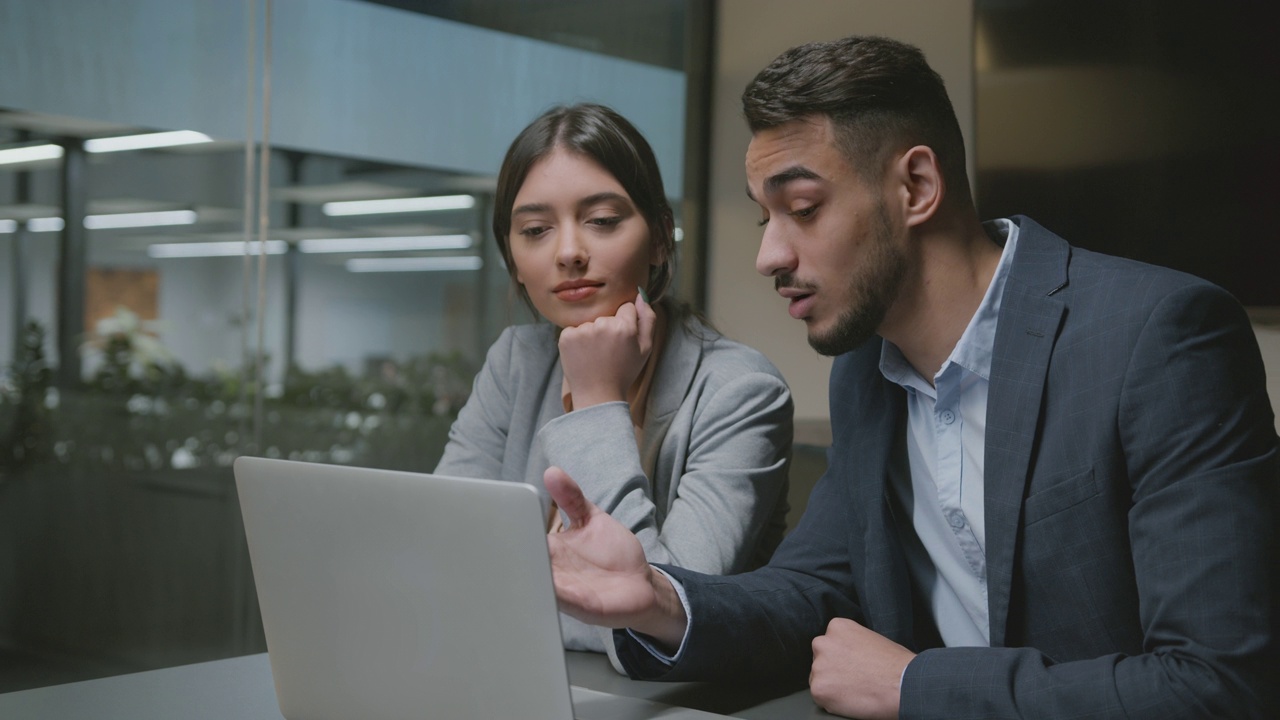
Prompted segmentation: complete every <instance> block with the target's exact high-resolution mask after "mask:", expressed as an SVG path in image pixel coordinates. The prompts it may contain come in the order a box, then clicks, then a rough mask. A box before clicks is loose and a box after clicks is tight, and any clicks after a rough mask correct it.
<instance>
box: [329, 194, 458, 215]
mask: <svg viewBox="0 0 1280 720" xmlns="http://www.w3.org/2000/svg"><path fill="white" fill-rule="evenodd" d="M475 206H476V199H475V198H474V197H472V196H470V195H435V196H431V197H411V198H389V199H386V200H343V201H340V202H327V203H325V204H323V205H321V206H320V212H322V213H324V214H325V215H330V216H333V215H377V214H381V213H402V212H431V211H434V210H466V209H468V208H473V207H475Z"/></svg>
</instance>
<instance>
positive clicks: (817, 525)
mask: <svg viewBox="0 0 1280 720" xmlns="http://www.w3.org/2000/svg"><path fill="white" fill-rule="evenodd" d="M876 354H877V356H878V353H876ZM854 365H855V363H854V362H852V361H851V360H850V358H848V357H842V358H838V359H837V360H836V363H835V365H834V367H833V368H832V383H831V402H832V406H833V407H837V408H839V407H844V405H845V403H849V402H851V398H850V397H848V394H849V393H856V392H858V391H859V390H860V389H861V387H862V386H861V384H859V383H853V382H850V383H843V382H837V380H838V379H844V378H847V377H861V375H860V374H858V371H857V370H853V371H852V372H853V373H854V375H852V376H850V375H849V374H848V373H849V372H850V368H851V367H853V366H854ZM873 367H874V366H873ZM832 430H833V433H834V436H835V437H836V438H840V437H844V436H846V435H849V434H850V433H854V432H860V433H861V434H862V435H865V434H866V431H865V429H855V428H852V427H850V417H849V414H848V413H844V412H835V413H832ZM827 460H828V462H827V470H826V472H825V473H824V474H823V476H822V477H821V479H819V480H818V482H817V484H816V485H815V486H814V489H813V491H812V493H811V494H810V496H809V499H808V503H807V504H806V506H805V512H804V514H803V515H802V516H801V518H800V521H799V522H798V523H797V524H796V526H795V527H794V528H793V529H792V530H791V532H790V533H789V534H788V535H787V536H786V538H785V539H784V540H783V541H782V544H781V545H779V546H778V549H777V551H776V552H774V554H773V557H772V558H771V559H770V560H769V563H768V565H766V566H765V567H762V568H760V569H758V570H754V571H752V572H748V573H742V574H739V575H732V576H727V577H719V576H714V575H708V574H703V573H698V572H693V571H690V570H687V569H683V568H678V567H670V566H663V570H665V571H666V572H668V573H669V574H670V575H671V576H672V577H673V578H674V579H675V580H676V581H677V582H678V583H680V584H681V586H682V587H683V588H684V591H685V594H686V597H687V598H688V601H689V608H690V615H689V630H688V634H687V636H686V640H685V645H684V647H683V649H682V650H681V653H680V655H679V657H677V659H676V662H675V664H674V665H667V664H665V663H664V662H662V661H660V660H658V659H657V658H656V657H654V656H653V655H652V654H651V653H650V652H649V651H648V650H646V649H645V648H644V647H643V645H641V644H640V643H638V642H636V641H635V639H634V638H633V637H632V636H631V635H630V633H628V632H626V631H615V632H614V636H613V639H614V645H615V647H616V649H617V654H618V657H619V659H620V661H621V664H622V665H623V667H624V669H625V671H626V672H627V674H628V675H630V676H631V677H633V678H636V679H646V680H671V681H684V680H716V681H723V682H730V683H744V682H745V683H781V684H784V685H803V683H804V682H805V681H806V679H807V677H808V674H809V669H810V665H811V664H812V662H813V656H812V642H813V638H815V637H817V636H818V635H821V634H822V633H823V632H825V630H826V626H827V623H828V622H829V621H830V620H831V618H833V617H846V618H853V619H856V620H860V619H861V618H862V607H861V605H860V603H859V600H858V596H857V593H856V591H855V589H854V588H855V587H856V584H857V583H856V582H855V578H856V577H860V576H861V574H862V573H863V570H862V569H861V568H860V567H857V566H855V565H854V563H853V559H855V558H861V556H862V546H861V542H862V538H863V537H864V536H865V533H866V527H865V523H864V521H863V520H862V516H861V514H860V513H859V512H857V504H856V502H855V500H854V492H853V487H854V479H855V478H856V477H859V476H860V474H861V473H865V467H864V465H863V461H864V458H862V457H861V456H859V455H858V454H857V453H851V452H834V451H831V450H829V451H828V452H827Z"/></svg>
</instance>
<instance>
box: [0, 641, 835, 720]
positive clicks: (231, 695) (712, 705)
mask: <svg viewBox="0 0 1280 720" xmlns="http://www.w3.org/2000/svg"><path fill="white" fill-rule="evenodd" d="M567 656H568V665H569V678H570V681H571V682H572V683H573V684H574V685H579V686H582V687H585V688H589V689H591V690H598V691H601V692H607V693H613V694H616V695H627V696H630V697H636V698H641V699H644V700H650V701H652V702H654V703H660V704H662V705H667V706H672V707H674V708H677V710H673V711H670V712H662V713H660V714H661V717H662V718H663V720H668V719H669V720H683V718H691V719H692V718H695V717H696V718H705V717H706V715H705V714H704V713H715V714H719V715H722V716H727V717H735V718H748V719H754V720H766V719H768V718H787V719H788V720H804V719H805V718H822V717H828V718H829V717H830V716H829V715H827V714H825V713H823V712H822V711H820V710H818V708H817V707H815V706H814V704H813V700H812V698H811V697H810V695H809V693H808V692H807V691H803V690H802V691H799V692H794V693H790V694H785V693H781V692H779V691H774V692H772V693H771V692H769V691H768V690H767V689H760V688H758V687H756V686H746V687H727V686H716V685H706V684H701V683H654V682H637V681H634V680H629V679H627V678H625V677H622V676H621V675H618V674H617V673H615V672H614V671H613V668H611V667H609V664H608V661H607V660H606V659H605V658H604V656H602V655H594V654H590V653H577V652H570V653H568V654H567ZM679 708H690V709H692V710H695V711H701V712H687V713H682V712H680V711H679V710H678V709H679ZM0 718H4V720H29V719H30V720H46V719H48V720H232V719H234V720H280V709H279V706H278V705H277V704H276V694H275V687H274V684H273V682H272V679H271V666H270V664H269V663H268V661H267V656H266V655H265V654H261V655H246V656H244V657H238V658H229V659H226V660H215V661H213V662H206V663H199V664H196V665H184V666H181V667H175V668H165V669H163V670H151V671H148V672H141V673H134V674H131V675H119V676H116V677H109V678H102V679H99V680H87V681H84V682H77V683H68V684H66V685H53V686H50V687H44V688H36V689H34V690H22V691H19V692H12V693H6V694H0Z"/></svg>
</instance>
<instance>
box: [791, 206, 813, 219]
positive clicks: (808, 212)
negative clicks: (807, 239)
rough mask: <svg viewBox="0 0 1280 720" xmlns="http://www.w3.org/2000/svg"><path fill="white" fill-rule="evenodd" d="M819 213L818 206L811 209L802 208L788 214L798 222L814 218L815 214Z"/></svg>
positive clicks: (810, 207)
mask: <svg viewBox="0 0 1280 720" xmlns="http://www.w3.org/2000/svg"><path fill="white" fill-rule="evenodd" d="M817 211H818V206H817V205H810V206H809V207H802V208H800V209H798V210H792V211H791V212H790V213H788V214H789V215H791V217H793V218H796V219H797V220H807V219H808V218H810V217H812V216H813V214H814V213H815V212H817Z"/></svg>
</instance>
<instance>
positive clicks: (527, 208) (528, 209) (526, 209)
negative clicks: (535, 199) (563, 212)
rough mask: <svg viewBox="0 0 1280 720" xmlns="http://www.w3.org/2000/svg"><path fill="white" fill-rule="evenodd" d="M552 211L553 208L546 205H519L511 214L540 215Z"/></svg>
mask: <svg viewBox="0 0 1280 720" xmlns="http://www.w3.org/2000/svg"><path fill="white" fill-rule="evenodd" d="M550 209H551V206H550V205H548V204H546V203H526V204H524V205H517V206H516V207H514V208H512V209H511V214H512V215H519V214H520V213H540V212H547V211H548V210H550Z"/></svg>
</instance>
